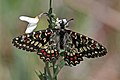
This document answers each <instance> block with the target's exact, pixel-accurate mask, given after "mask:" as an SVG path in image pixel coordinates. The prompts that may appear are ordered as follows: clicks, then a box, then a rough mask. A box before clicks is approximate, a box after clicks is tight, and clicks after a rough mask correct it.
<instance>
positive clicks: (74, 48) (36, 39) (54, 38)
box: [12, 19, 107, 66]
mask: <svg viewBox="0 0 120 80" xmlns="http://www.w3.org/2000/svg"><path fill="white" fill-rule="evenodd" d="M69 21H70V20H68V21H67V20H66V19H62V20H59V21H58V22H57V26H56V27H55V28H53V29H51V28H47V29H45V30H39V31H35V32H31V33H26V34H23V35H20V36H18V37H15V38H14V39H13V41H12V43H13V45H14V46H16V47H17V48H19V49H23V50H26V51H29V52H37V54H38V55H39V56H40V58H41V59H42V60H43V61H44V62H46V61H48V62H51V61H54V60H57V59H58V58H59V57H60V50H63V51H62V54H63V58H64V61H65V64H66V65H70V66H76V65H77V64H79V63H80V62H81V61H83V58H84V57H87V58H96V57H101V56H104V55H105V54H106V53H107V49H106V48H105V47H104V46H102V45H101V44H100V43H98V42H97V41H95V40H93V39H91V38H89V37H87V36H85V35H82V34H79V33H77V32H74V31H71V30H69V29H67V26H68V22H69Z"/></svg>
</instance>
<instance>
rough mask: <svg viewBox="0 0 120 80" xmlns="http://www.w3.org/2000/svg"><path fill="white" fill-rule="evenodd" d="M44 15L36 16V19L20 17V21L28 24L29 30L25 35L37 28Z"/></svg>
mask: <svg viewBox="0 0 120 80" xmlns="http://www.w3.org/2000/svg"><path fill="white" fill-rule="evenodd" d="M42 15H43V13H41V14H40V15H39V16H36V17H35V18H31V17H27V16H20V17H19V19H20V20H22V21H26V22H28V26H27V29H26V31H25V33H31V32H33V30H34V29H35V28H36V27H37V23H38V22H39V18H40V17H41V16H42Z"/></svg>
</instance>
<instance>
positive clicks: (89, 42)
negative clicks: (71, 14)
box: [64, 30, 107, 66]
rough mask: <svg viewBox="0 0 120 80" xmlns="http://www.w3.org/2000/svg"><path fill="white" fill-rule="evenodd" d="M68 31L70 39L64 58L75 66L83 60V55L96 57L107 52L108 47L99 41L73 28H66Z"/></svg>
mask: <svg viewBox="0 0 120 80" xmlns="http://www.w3.org/2000/svg"><path fill="white" fill-rule="evenodd" d="M66 32H67V34H68V36H69V39H70V40H69V41H67V42H66V49H67V48H68V49H67V50H66V54H65V58H64V60H65V61H66V62H67V64H69V65H71V64H72V65H74V66H75V65H76V64H79V63H80V61H82V60H83V59H82V57H87V58H95V57H101V56H104V55H105V54H106V53H107V50H106V48H105V47H104V46H102V45H101V44H100V43H98V42H97V41H95V40H93V39H91V38H89V37H87V36H85V35H82V34H79V33H76V32H73V31H71V30H66ZM68 50H72V51H68Z"/></svg>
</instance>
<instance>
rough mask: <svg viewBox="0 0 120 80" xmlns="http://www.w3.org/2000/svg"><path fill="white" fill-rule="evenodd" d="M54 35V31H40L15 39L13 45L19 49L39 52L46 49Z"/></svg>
mask: <svg viewBox="0 0 120 80" xmlns="http://www.w3.org/2000/svg"><path fill="white" fill-rule="evenodd" d="M52 34H53V32H52V30H40V31H36V32H32V33H28V34H23V35H21V36H18V37H16V38H14V39H13V41H12V43H13V45H14V46H16V47H17V48H19V49H23V50H26V51H30V52H37V51H38V49H40V48H42V47H44V45H45V44H47V43H48V42H49V40H50V36H51V35H52Z"/></svg>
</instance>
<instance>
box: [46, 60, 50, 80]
mask: <svg viewBox="0 0 120 80" xmlns="http://www.w3.org/2000/svg"><path fill="white" fill-rule="evenodd" d="M45 68H46V76H47V75H48V77H49V79H50V80H52V75H51V73H50V69H49V62H46V63H45ZM45 80H47V79H45Z"/></svg>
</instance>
